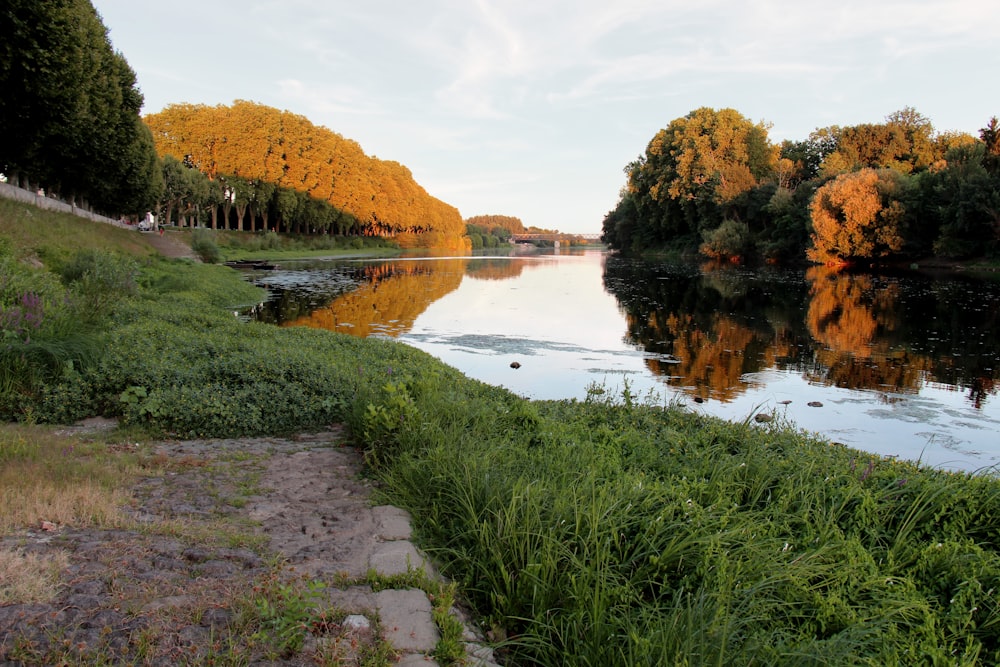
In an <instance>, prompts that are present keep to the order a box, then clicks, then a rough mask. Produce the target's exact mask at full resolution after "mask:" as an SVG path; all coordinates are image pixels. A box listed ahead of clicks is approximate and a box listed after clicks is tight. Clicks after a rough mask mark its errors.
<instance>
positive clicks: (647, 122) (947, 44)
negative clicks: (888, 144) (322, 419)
mask: <svg viewBox="0 0 1000 667" xmlns="http://www.w3.org/2000/svg"><path fill="white" fill-rule="evenodd" d="M92 2H93V5H94V7H95V8H96V9H97V11H98V12H99V13H100V15H101V17H102V19H103V21H104V24H105V25H106V26H107V27H108V29H109V32H110V36H111V41H112V44H113V45H114V48H115V49H116V50H118V51H120V52H121V53H122V54H124V56H125V58H126V59H127V60H128V62H129V64H130V65H131V66H132V69H133V70H135V72H136V75H137V78H138V85H139V88H140V89H141V90H142V93H143V95H144V96H145V106H144V108H143V113H156V112H158V111H160V110H161V109H163V108H164V107H165V106H167V105H169V104H176V103H192V104H208V105H215V104H231V103H232V102H233V101H234V100H238V99H239V100H251V101H253V102H258V103H261V104H266V105H268V106H271V107H275V108H278V109H282V110H287V111H291V112H293V113H296V114H299V115H302V116H305V117H306V118H308V119H309V120H310V121H311V122H313V123H314V124H316V125H322V126H324V127H327V128H329V129H331V130H333V131H334V132H337V133H339V134H341V135H342V136H344V137H347V138H349V139H353V140H355V141H357V142H358V143H359V144H360V145H361V147H362V149H364V151H365V153H367V154H368V155H373V156H376V157H378V158H381V159H385V160H395V161H397V162H400V163H402V164H404V165H406V166H407V167H408V168H409V169H410V170H411V171H412V173H413V176H414V178H415V179H416V181H417V182H418V183H419V184H420V185H422V186H423V187H424V188H425V189H426V190H427V191H428V192H429V193H430V194H431V195H433V196H435V197H437V198H439V199H441V200H443V201H445V202H447V203H449V204H451V205H453V206H455V207H457V208H458V210H459V211H460V213H461V214H462V216H463V217H465V218H468V217H470V216H473V215H482V214H499V215H511V216H516V217H518V218H520V219H521V221H522V222H523V223H524V224H525V225H528V226H532V225H533V226H537V227H542V228H545V229H558V230H560V231H563V232H571V233H595V234H596V233H599V232H600V230H601V222H602V220H603V219H604V216H605V215H606V214H607V212H608V211H610V210H611V209H613V208H614V207H615V205H616V203H617V201H618V197H619V193H620V191H621V188H622V187H623V186H624V185H625V175H624V171H623V170H624V168H625V166H626V165H627V164H628V163H629V162H631V161H632V160H635V159H636V158H637V157H638V156H640V155H641V154H642V153H643V152H644V151H645V148H646V145H647V144H648V143H649V141H650V139H652V138H653V136H654V135H655V134H656V132H657V131H658V130H660V129H662V128H664V127H666V126H667V125H669V123H670V122H671V121H672V120H674V119H677V118H681V117H683V116H685V115H686V114H688V113H689V112H691V111H693V110H695V109H698V108H701V107H711V108H713V109H723V108H732V109H735V110H736V111H738V112H740V113H741V114H742V115H743V116H745V117H746V118H748V119H750V120H751V121H753V122H764V123H766V124H768V125H769V126H770V131H769V137H770V139H771V141H772V142H774V143H780V142H781V141H783V140H786V139H788V140H793V141H796V140H804V139H806V138H808V136H809V133H810V132H812V131H813V130H815V129H817V128H822V127H828V126H831V125H840V126H848V125H857V124H860V123H880V122H883V121H884V120H885V118H886V116H888V115H889V114H891V113H893V112H895V111H899V110H901V109H903V108H905V107H912V108H914V109H916V110H917V111H918V112H919V113H921V114H923V115H924V116H925V117H926V118H928V119H929V120H930V121H931V122H932V124H933V126H934V128H935V130H937V131H938V132H944V131H960V132H968V133H970V134H973V135H975V136H978V135H979V129H980V128H982V127H984V126H985V125H986V123H987V122H988V121H989V119H990V118H991V117H993V116H1000V86H998V85H997V83H996V76H997V72H1000V38H998V37H997V32H996V26H997V25H1000V2H996V0H842V1H839V2H831V1H829V0H827V1H824V2H816V1H814V0H684V1H683V2H681V1H677V0H351V1H350V2H346V1H344V0H197V1H196V0H170V2H155V3H154V2H149V1H148V0H92Z"/></svg>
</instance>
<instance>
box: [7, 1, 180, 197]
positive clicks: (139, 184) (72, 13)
mask: <svg viewBox="0 0 1000 667" xmlns="http://www.w3.org/2000/svg"><path fill="white" fill-rule="evenodd" d="M0 25H3V26H4V29H3V33H4V36H3V39H0V90H2V91H3V94H0V173H3V174H4V175H5V176H6V177H7V178H8V180H10V181H12V182H13V183H15V184H17V185H22V186H25V187H33V188H38V187H41V188H44V189H45V190H46V191H48V192H50V193H54V194H58V195H59V196H60V197H62V198H64V199H66V200H69V201H74V202H77V203H78V204H80V205H82V206H84V207H92V208H94V209H96V210H98V211H101V212H104V213H119V212H122V211H140V210H146V209H147V208H149V207H150V206H152V205H153V202H154V201H155V200H156V198H157V197H158V196H159V192H160V189H161V188H162V182H161V175H160V168H159V163H158V161H157V155H156V151H155V149H154V147H153V141H152V136H151V135H150V132H149V129H148V128H147V127H146V126H145V125H144V124H143V122H142V120H141V118H140V117H139V110H140V108H141V107H142V101H143V98H142V94H141V93H140V92H139V89H138V88H137V87H136V78H135V72H133V71H132V69H131V67H129V64H128V62H127V61H126V60H125V57H124V56H123V55H121V54H120V53H117V52H115V50H114V49H113V48H112V46H111V41H110V39H109V37H108V31H107V29H106V28H105V26H104V24H103V22H102V21H101V18H100V16H99V15H98V14H97V11H96V10H95V9H94V7H93V5H91V3H90V2H89V0H51V1H48V2H38V1H37V0H5V2H3V3H2V5H0Z"/></svg>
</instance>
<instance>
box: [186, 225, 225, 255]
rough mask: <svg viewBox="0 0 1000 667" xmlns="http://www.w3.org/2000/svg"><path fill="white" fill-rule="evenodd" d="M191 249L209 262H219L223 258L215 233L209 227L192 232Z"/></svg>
mask: <svg viewBox="0 0 1000 667" xmlns="http://www.w3.org/2000/svg"><path fill="white" fill-rule="evenodd" d="M191 250H193V251H194V253H195V254H196V255H198V257H200V258H201V261H203V262H206V263H208V264H217V263H218V262H219V260H220V259H221V258H222V253H221V251H220V250H219V246H218V245H217V244H216V242H215V235H214V234H213V233H212V232H210V231H209V230H207V229H196V230H194V232H193V233H192V234H191Z"/></svg>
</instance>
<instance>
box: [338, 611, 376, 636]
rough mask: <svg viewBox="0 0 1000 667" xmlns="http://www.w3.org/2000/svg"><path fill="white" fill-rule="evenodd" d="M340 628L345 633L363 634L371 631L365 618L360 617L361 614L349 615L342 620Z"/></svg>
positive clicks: (369, 623)
mask: <svg viewBox="0 0 1000 667" xmlns="http://www.w3.org/2000/svg"><path fill="white" fill-rule="evenodd" d="M341 627H343V628H344V630H346V631H347V632H365V631H366V630H369V629H371V627H372V624H371V622H370V621H369V620H368V617H367V616H362V615H361V614H351V615H350V616H348V617H347V618H345V619H344V622H343V623H341Z"/></svg>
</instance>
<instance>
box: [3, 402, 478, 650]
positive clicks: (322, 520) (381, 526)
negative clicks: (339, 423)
mask: <svg viewBox="0 0 1000 667" xmlns="http://www.w3.org/2000/svg"><path fill="white" fill-rule="evenodd" d="M113 426H114V422H113V421H111V420H101V419H93V420H87V422H83V423H81V424H80V425H77V426H76V427H73V428H68V429H66V431H65V432H64V435H66V436H67V437H80V438H84V439H91V438H95V437H96V438H100V437H101V436H100V432H101V431H104V430H106V429H108V428H111V427H113ZM345 442H346V437H345V433H344V432H343V430H342V429H340V428H338V427H334V428H331V429H330V430H328V431H326V432H322V433H315V434H302V435H298V436H294V437H287V438H278V437H261V438H233V439H214V440H187V441H173V440H171V441H163V442H159V443H152V451H151V452H150V453H149V454H148V455H147V456H148V457H149V461H150V464H149V465H151V466H153V467H154V469H155V470H156V471H157V473H156V474H153V475H150V476H147V477H143V478H142V479H141V480H140V481H139V483H138V485H137V486H136V487H135V489H134V492H133V498H134V500H133V503H132V504H131V505H130V506H129V507H128V508H127V511H128V513H129V514H130V515H131V519H132V521H133V522H134V525H135V526H136V527H135V528H124V529H117V530H114V529H97V528H73V527H70V526H66V527H63V526H57V527H55V528H44V527H43V529H41V530H39V529H38V527H34V528H29V529H28V530H26V531H23V532H19V533H18V534H12V535H8V536H0V552H2V551H3V550H8V551H11V550H14V551H16V552H18V553H24V554H26V555H27V554H31V555H34V556H38V557H44V556H46V555H50V554H53V553H55V552H59V553H63V554H65V555H66V558H67V559H68V563H69V564H68V566H67V567H66V569H65V572H64V574H63V581H62V582H61V584H60V586H59V594H58V596H57V597H56V598H54V599H51V600H48V601H47V602H44V603H21V604H10V605H6V606H0V664H54V663H55V662H57V661H62V660H65V659H67V656H69V657H70V658H72V660H70V662H76V663H78V664H90V663H92V662H94V661H95V660H98V659H100V660H105V661H108V660H110V663H113V664H156V665H161V664H162V665H167V664H181V663H187V662H189V661H191V660H194V661H195V662H198V661H203V662H208V661H209V658H210V657H211V656H212V655H216V654H217V652H218V650H219V649H218V648H217V646H218V644H219V642H220V641H221V640H223V639H224V638H226V637H227V636H229V632H230V631H231V628H233V624H234V623H236V624H237V626H238V624H239V618H240V617H241V611H240V609H241V608H242V607H244V606H245V605H246V604H247V600H248V598H252V597H254V596H255V595H257V593H256V591H258V590H262V587H263V588H267V587H268V586H274V585H275V583H276V582H275V577H276V576H278V577H279V579H278V581H289V582H292V581H295V580H300V578H301V579H302V580H304V581H307V582H314V583H316V582H319V583H321V584H322V586H321V588H319V589H318V590H319V591H320V593H319V596H320V598H321V599H319V600H317V602H318V603H322V604H321V605H320V608H323V609H326V608H330V609H336V610H338V611H339V612H342V614H341V615H338V616H337V619H341V618H342V620H338V621H337V622H336V623H332V622H331V623H324V624H323V625H322V626H321V627H319V628H316V629H317V630H318V631H316V632H310V633H308V634H307V637H306V638H305V644H304V645H303V646H302V647H301V649H300V650H298V651H297V652H296V653H295V654H294V655H290V656H287V657H285V658H283V659H281V660H277V661H275V660H271V661H269V662H267V663H266V664H269V665H279V664H280V665H307V664H317V663H321V664H338V665H358V664H360V663H361V662H362V657H363V655H364V653H365V651H366V650H369V649H370V648H371V647H372V646H373V642H374V641H375V640H376V639H381V640H384V641H385V642H386V643H388V644H389V645H390V646H391V647H392V649H393V650H394V652H395V653H396V655H398V657H399V662H398V663H397V664H399V665H422V666H423V667H428V666H430V665H435V664H437V663H436V662H435V660H434V659H433V657H432V655H433V652H434V650H435V648H436V644H437V641H438V638H439V634H438V628H437V626H436V624H435V623H434V620H433V617H432V613H431V601H430V599H429V598H428V596H427V594H426V593H424V591H423V590H420V589H414V588H405V587H404V588H399V589H389V590H381V591H376V590H373V588H372V587H371V586H369V585H367V583H366V582H367V578H366V575H367V573H368V572H369V570H375V571H376V572H378V573H379V574H382V575H386V576H392V575H396V574H405V573H407V572H408V568H419V567H421V566H422V567H423V568H424V569H425V572H426V573H427V574H428V575H429V576H431V577H436V576H437V575H436V574H435V573H434V569H433V566H432V565H431V563H429V562H428V561H427V559H426V558H425V557H424V554H422V553H421V552H420V550H419V549H417V547H416V546H415V544H414V543H413V542H412V541H411V533H412V531H411V526H410V517H409V516H408V515H407V514H406V512H404V511H403V510H401V509H399V508H396V507H391V506H386V505H382V506H373V505H372V502H371V498H372V490H373V489H372V486H371V482H370V481H369V480H367V479H365V478H364V477H362V475H361V472H362V461H361V456H360V454H359V452H358V451H357V450H355V449H354V448H352V447H349V446H347V445H346V444H345ZM68 446H70V447H72V445H68ZM109 446H111V447H114V448H120V447H123V446H124V447H126V448H130V449H131V448H133V447H135V446H133V445H128V444H127V443H126V444H125V445H121V444H118V445H109ZM136 449H137V447H136ZM178 527H179V528H180V530H179V531H178ZM229 534H232V535H233V536H239V539H238V540H237V543H244V542H245V539H246V537H245V536H247V535H250V536H251V538H252V540H253V542H254V543H257V542H258V541H259V542H260V544H259V546H256V547H254V548H253V549H250V548H247V547H245V546H234V543H233V542H232V540H231V538H229V537H227V535H229ZM274 562H280V563H283V566H282V567H281V568H280V574H276V571H275V568H274V564H273V563H274ZM269 582H270V583H269ZM345 582H347V583H345ZM451 613H453V614H454V615H456V616H457V617H458V618H459V620H460V621H461V622H462V624H463V627H464V628H465V631H464V636H463V641H464V642H465V649H466V656H467V659H466V662H465V663H464V664H466V665H474V666H477V667H492V666H493V665H495V664H496V662H495V660H494V657H493V652H492V651H491V650H490V649H489V648H488V647H487V646H486V643H485V641H484V640H483V637H482V634H481V633H480V632H479V631H478V630H477V629H476V628H475V627H474V626H473V624H472V623H470V622H469V620H468V618H467V617H466V616H465V615H464V614H463V613H462V612H461V611H460V610H458V609H455V608H453V609H452V610H451ZM345 615H346V616H345ZM376 631H377V632H379V633H380V634H379V636H377V637H376V636H375V632H376ZM137 637H142V641H137V639H136V638H137ZM236 641H237V642H241V641H242V640H241V639H239V638H237V639H236ZM228 650H229V651H230V652H231V653H232V654H233V655H242V656H245V657H246V658H247V660H248V662H250V663H252V664H264V663H259V659H260V656H259V655H258V652H259V649H258V648H256V647H255V646H253V645H252V644H245V643H238V644H236V645H234V646H232V647H231V648H230V649H228ZM92 651H96V653H93V652H92ZM110 656H116V657H115V658H114V659H112V658H111V657H110ZM56 659H58V660H56ZM119 660H120V661H121V662H120V663H119V662H118V661H119ZM11 661H12V662H11Z"/></svg>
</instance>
